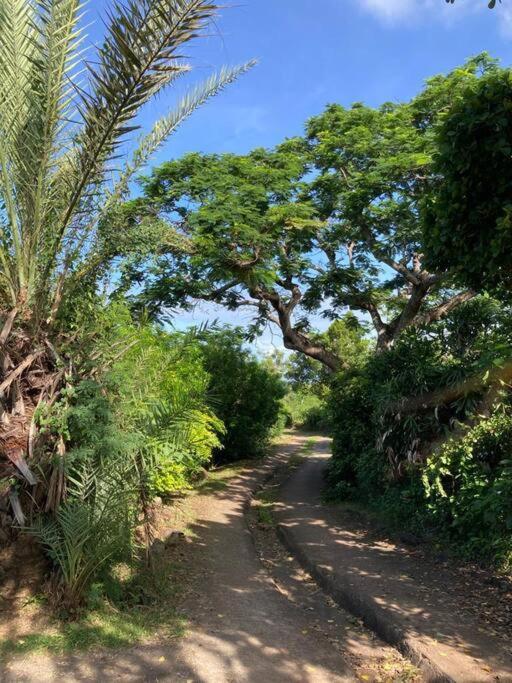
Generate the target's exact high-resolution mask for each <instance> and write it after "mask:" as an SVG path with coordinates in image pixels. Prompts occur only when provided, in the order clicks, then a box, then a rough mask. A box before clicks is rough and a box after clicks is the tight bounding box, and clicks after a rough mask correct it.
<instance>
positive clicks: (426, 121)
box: [0, 0, 512, 609]
mask: <svg viewBox="0 0 512 683" xmlns="http://www.w3.org/2000/svg"><path fill="white" fill-rule="evenodd" d="M491 4H492V3H491ZM80 7H81V5H80V2H78V0H44V2H36V3H34V2H28V1H27V0H16V1H15V2H11V1H10V0H9V1H8V0H0V219H1V220H0V318H1V327H0V351H1V353H2V364H1V377H0V403H1V406H0V408H1V413H2V420H1V423H0V442H1V445H2V448H1V456H2V457H1V458H0V498H1V501H0V502H1V503H2V505H3V509H4V510H6V509H7V506H10V511H11V512H12V516H13V517H15V519H16V522H17V524H18V527H24V528H25V529H26V530H27V531H28V532H30V533H32V534H34V535H35V536H36V537H37V538H38V539H39V540H40V541H41V543H42V544H43V546H44V547H45V549H46V551H47V554H48V557H49V559H50V561H51V565H52V568H53V569H54V572H53V579H52V581H53V587H54V595H55V596H56V597H57V598H58V599H59V600H60V602H61V603H64V604H65V605H66V606H68V607H70V608H72V609H75V608H76V607H77V606H80V605H83V604H84V602H85V601H86V599H87V596H88V595H89V594H90V593H91V587H92V585H93V583H95V582H100V583H101V582H102V581H107V575H109V574H110V573H111V572H112V568H113V567H114V565H116V563H119V562H121V561H128V562H136V561H138V560H140V559H141V558H144V559H145V560H146V561H147V562H148V564H149V563H150V560H151V557H152V555H151V546H152V543H153V540H154V539H153V515H154V507H155V506H154V500H155V498H156V497H157V496H158V497H161V498H163V499H165V500H166V501H167V502H171V501H172V498H173V497H174V496H176V495H178V494H179V493H180V492H182V491H183V490H184V489H187V488H190V487H192V486H193V485H194V483H195V482H196V481H197V480H198V479H199V478H201V477H202V476H204V474H205V472H204V470H205V468H208V467H209V466H210V464H211V463H214V464H218V463H223V462H229V461H233V460H236V459H239V458H248V457H255V456H259V455H261V454H263V453H264V452H265V450H266V449H267V447H268V445H269V443H270V439H271V437H272V436H273V435H274V434H275V433H276V431H278V430H279V429H280V428H281V427H282V426H283V425H284V424H285V423H286V424H287V425H288V426H298V427H305V428H307V429H315V430H330V432H331V433H332V435H333V459H332V463H331V465H330V468H329V474H328V486H329V492H328V494H329V496H330V497H331V498H333V499H336V500H340V499H347V498H348V499H357V500H359V501H364V502H365V503H366V504H369V505H372V506H375V507H377V508H378V509H379V510H381V511H383V512H384V513H385V515H387V516H388V517H389V518H390V519H391V520H392V521H394V522H399V523H400V524H401V525H405V524H407V525H409V526H411V527H412V528H414V529H416V530H417V531H420V532H421V533H429V534H430V533H435V534H437V535H440V536H444V537H445V538H446V539H448V540H451V541H452V542H453V543H455V544H456V545H457V547H458V548H459V549H461V550H462V551H464V552H465V553H466V554H469V555H471V556H473V557H479V558H485V559H491V560H493V561H496V562H499V563H501V564H502V565H507V563H509V564H510V563H511V557H512V544H511V541H510V538H511V533H510V532H511V530H512V509H511V503H510V500H511V494H512V468H511V453H510V446H509V442H510V436H511V435H512V410H511V407H510V397H509V395H508V394H509V384H510V382H511V381H512V363H511V362H510V359H511V357H512V329H511V325H512V322H511V321H512V316H511V315H510V313H511V310H510V302H509V300H508V299H507V288H509V285H510V263H509V257H508V253H509V251H510V247H511V246H512V244H511V241H510V234H511V231H510V214H511V201H510V199H511V196H510V186H511V181H512V173H511V165H510V155H511V149H512V140H511V131H512V128H511V123H510V113H511V107H512V96H511V94H512V91H511V83H512V81H511V76H510V71H509V70H505V69H502V68H500V67H499V65H498V64H497V62H496V61H495V60H493V59H491V58H490V57H489V56H488V55H486V54H482V55H478V56H477V57H474V58H472V59H470V60H468V61H467V62H466V63H465V64H464V65H463V66H462V67H460V68H457V69H454V70H453V71H451V72H450V73H448V74H446V75H441V76H436V77H434V78H432V79H429V80H428V81H427V83H426V85H425V86H424V88H423V89H422V90H421V92H420V93H419V94H418V95H417V96H416V97H414V98H412V99H411V100H410V101H408V102H404V103H389V102H388V103H384V104H383V105H382V106H380V107H369V106H366V105H365V104H363V103H356V104H354V105H352V106H351V107H344V106H341V105H339V104H330V105H328V106H327V107H326V108H325V110H324V111H323V112H321V113H320V114H319V115H317V116H315V117H313V118H311V119H310V120H309V121H308V122H307V123H306V125H305V129H304V134H303V135H302V136H301V137H299V138H295V139H291V140H287V141H285V142H283V143H282V144H280V145H278V146H277V147H276V148H275V149H271V150H266V149H255V150H253V151H251V152H249V153H248V154H245V155H237V154H199V153H196V152H193V153H190V154H187V155H185V156H184V157H183V158H181V159H174V160H172V161H168V162H166V163H163V164H162V165H160V166H159V167H157V168H154V169H151V170H149V171H148V174H147V175H146V176H145V177H143V178H141V179H140V182H141V191H140V193H138V196H136V197H132V198H131V199H130V188H131V184H130V183H131V180H132V178H133V177H134V174H137V173H139V172H140V171H141V170H142V169H144V168H145V167H146V166H147V163H148V160H149V158H150V156H151V154H152V153H153V152H155V151H156V150H157V149H159V148H160V146H161V144H162V143H163V142H164V141H165V140H166V139H167V137H168V136H169V135H170V134H171V133H172V132H173V131H174V130H175V129H176V127H177V126H178V125H179V124H180V123H181V122H182V121H183V120H184V119H185V118H186V117H187V116H189V115H190V114H191V113H192V112H193V111H194V110H195V109H196V108H197V107H198V106H199V105H201V104H202V103H203V102H204V101H205V100H207V99H208V98H210V97H211V96H213V95H215V94H216V93H217V92H219V91H220V90H221V89H222V88H223V87H224V86H225V85H227V84H228V83H231V82H232V81H233V80H234V79H235V78H236V77H237V76H238V75H239V74H241V73H243V72H245V71H246V70H247V69H248V68H249V67H250V66H251V64H250V63H249V64H247V65H243V66H241V67H239V68H236V69H234V70H223V71H222V72H221V73H220V74H219V75H217V76H214V77H212V78H210V79H209V80H208V81H207V82H206V83H205V84H203V85H202V86H200V87H199V88H196V89H194V90H193V91H191V92H190V93H189V94H188V95H186V96H185V97H184V98H183V99H182V100H181V101H180V102H179V103H178V105H177V107H176V108H175V109H173V110H172V111H171V112H169V113H168V114H166V115H165V116H164V117H163V118H161V119H160V120H159V121H157V123H156V124H155V126H154V127H153V129H152V130H151V131H150V132H149V133H148V134H147V135H145V136H143V137H142V138H141V139H140V140H139V141H138V144H137V147H136V149H135V151H134V152H133V155H132V156H131V159H130V160H129V161H128V162H127V163H125V164H124V165H122V167H121V169H119V168H117V166H118V161H117V160H118V157H119V155H120V151H121V149H124V145H125V144H126V142H127V135H128V133H130V132H132V131H133V130H135V129H136V125H135V124H134V121H135V120H138V119H136V117H137V116H138V115H139V114H140V113H141V111H142V109H143V107H144V105H146V104H147V103H149V102H150V101H151V99H152V98H153V97H154V96H156V95H157V94H159V93H161V92H162V91H163V89H164V88H166V87H167V86H169V85H173V84H174V82H175V80H176V79H177V78H178V76H181V75H182V74H184V72H186V71H188V69H189V67H188V65H186V64H184V63H183V61H182V60H181V59H180V58H179V54H181V51H182V48H184V47H185V46H187V44H188V43H189V41H190V40H191V39H192V38H194V37H195V36H196V35H202V34H204V32H205V29H206V27H207V26H208V25H209V23H210V22H211V20H212V18H213V16H214V13H215V9H216V7H215V5H213V4H211V3H210V2H209V0H141V1H140V2H133V1H129V2H126V3H120V4H119V3H114V4H113V7H112V11H111V13H110V14H109V16H108V20H107V23H106V26H105V37H104V40H103V42H102V43H101V44H100V47H99V49H98V50H97V54H96V58H95V60H94V61H90V62H86V63H84V64H82V61H83V60H82V56H81V50H80V48H79V44H80V42H81V39H82V38H81V32H82V28H81V19H80V14H81V9H80ZM82 67H85V69H83V71H85V74H86V76H85V78H84V79H83V82H81V84H80V86H79V87H78V86H77V85H76V78H77V77H78V75H79V74H80V73H81V72H82ZM113 164H114V165H115V167H114V166H113ZM109 180H112V181H113V183H110V182H107V181H109ZM426 259H428V261H427V260H426ZM100 284H101V285H102V286H101V287H100ZM491 290H492V291H493V296H497V297H498V296H499V297H501V299H500V301H498V300H495V299H491V298H490V297H489V295H488V294H487V293H486V292H487V291H491ZM197 300H204V301H209V302H215V303H218V304H223V305H224V306H226V307H227V308H229V309H231V310H236V309H239V308H248V310H251V311H252V312H253V313H254V316H253V318H252V322H251V324H250V326H249V328H248V329H247V330H242V329H238V328H236V329H230V328H227V327H223V328H217V327H213V328H212V329H198V330H188V331H186V332H176V331H173V330H174V328H172V327H171V325H169V320H168V318H164V314H165V315H169V313H170V312H171V313H172V315H174V314H175V312H176V311H177V310H184V309H187V308H188V307H191V306H192V305H194V303H195V302H196V301H197ZM318 316H322V317H324V318H327V319H329V320H330V322H331V324H330V327H329V328H328V329H327V330H326V331H325V332H322V333H319V332H318V331H316V330H315V329H314V325H313V321H314V320H315V318H317V317H318ZM268 326H271V327H273V328H277V329H278V331H279V333H280V335H281V337H282V340H283V344H284V346H285V347H286V349H288V350H290V351H294V352H298V354H299V355H297V356H295V357H286V358H283V357H281V358H279V359H277V358H274V359H272V358H266V359H261V358H258V357H257V356H256V355H255V354H254V353H253V352H252V351H251V349H250V347H249V346H248V342H250V341H252V340H254V338H255V336H256V335H258V334H260V333H262V332H263V331H264V330H265V329H267V328H268ZM177 328H178V329H181V328H180V327H179V325H178V326H177ZM142 550H143V551H144V552H141V551H142Z"/></svg>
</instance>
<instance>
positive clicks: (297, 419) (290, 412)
mask: <svg viewBox="0 0 512 683" xmlns="http://www.w3.org/2000/svg"><path fill="white" fill-rule="evenodd" d="M283 409H284V411H285V414H286V415H287V417H288V421H287V425H286V426H288V427H298V428H300V429H306V430H309V431H327V430H328V429H329V416H328V414H327V410H326V406H325V400H324V399H322V398H320V397H319V396H318V395H317V394H314V393H312V391H310V390H308V389H306V388H304V389H298V390H291V391H289V392H288V393H287V394H286V396H285V397H284V399H283Z"/></svg>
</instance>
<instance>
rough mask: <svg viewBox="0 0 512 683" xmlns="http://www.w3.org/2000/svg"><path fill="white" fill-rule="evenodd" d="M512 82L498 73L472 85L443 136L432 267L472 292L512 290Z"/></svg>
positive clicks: (431, 205) (428, 224) (431, 214)
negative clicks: (454, 277)
mask: <svg viewBox="0 0 512 683" xmlns="http://www.w3.org/2000/svg"><path fill="white" fill-rule="evenodd" d="M511 113H512V74H511V73H510V71H509V70H499V69H496V68H494V69H491V70H490V71H489V72H488V73H486V74H485V75H484V76H483V77H482V78H480V79H479V80H477V81H475V82H474V83H471V84H468V87H467V88H465V90H464V91H463V93H461V96H460V97H459V98H457V100H456V101H455V102H454V103H453V106H452V107H451V109H450V111H449V112H448V113H447V114H446V116H445V117H444V118H443V120H442V122H441V125H440V126H439V129H438V131H437V135H436V144H437V152H436V155H435V160H434V166H435V170H436V172H437V174H438V175H439V177H440V178H442V182H439V183H438V187H437V190H436V192H435V193H434V194H433V195H432V196H431V197H430V198H428V199H426V200H425V204H426V210H425V227H424V240H425V246H426V249H427V253H428V257H429V262H430V263H432V264H433V263H436V264H440V265H441V266H443V267H444V268H452V269H453V270H454V271H456V272H457V273H458V275H459V277H460V279H461V280H462V281H463V282H466V283H469V284H470V285H471V286H473V287H482V286H484V287H487V288H493V289H495V288H497V287H500V286H504V287H507V288H510V285H511V284H512V263H511V260H510V256H509V255H510V252H511V249H512V227H511V226H512V224H511V221H512V167H511V164H510V155H511V153H512V117H511Z"/></svg>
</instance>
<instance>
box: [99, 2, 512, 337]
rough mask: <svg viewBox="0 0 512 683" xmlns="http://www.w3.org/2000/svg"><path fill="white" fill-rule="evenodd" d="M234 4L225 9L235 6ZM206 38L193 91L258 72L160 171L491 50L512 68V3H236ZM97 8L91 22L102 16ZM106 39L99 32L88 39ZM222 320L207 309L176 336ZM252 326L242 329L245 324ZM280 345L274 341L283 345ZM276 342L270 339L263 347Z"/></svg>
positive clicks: (389, 93) (199, 45) (211, 111)
mask: <svg viewBox="0 0 512 683" xmlns="http://www.w3.org/2000/svg"><path fill="white" fill-rule="evenodd" d="M228 2H229V0H228ZM232 3H233V4H231V5H230V6H229V7H226V8H225V9H222V11H221V12H220V16H219V17H218V19H217V21H216V25H215V27H213V29H212V31H211V34H210V35H209V36H208V37H206V38H202V39H201V40H199V41H198V42H196V44H195V45H194V46H193V48H192V49H191V50H190V54H189V57H190V60H191V63H192V64H193V65H194V66H195V71H194V72H193V74H192V79H191V82H193V81H194V79H201V78H203V77H206V76H207V75H208V74H210V73H211V72H212V70H214V69H215V68H218V67H220V66H222V65H224V64H229V65H233V64H237V63H241V62H244V61H246V60H248V59H250V58H253V57H255V58H257V59H258V60H259V64H258V66H257V67H256V68H255V69H253V70H252V71H251V72H250V73H249V74H247V75H245V76H244V77H243V78H242V79H240V80H239V81H238V83H236V84H234V85H233V86H231V87H230V88H229V89H228V90H227V91H225V92H224V93H223V94H221V95H220V96H219V97H217V98H216V99H214V100H212V101H211V102H210V103H208V104H207V105H206V106H204V107H203V108H202V109H201V110H200V111H198V112H196V113H195V114H194V116H193V117H192V118H191V119H190V120H189V121H188V122H187V123H185V124H184V125H183V127H182V128H181V129H180V130H179V131H178V132H177V134H176V135H175V136H174V137H173V138H172V139H171V140H170V141H169V142H168V144H167V145H166V147H165V149H164V150H162V151H161V152H160V153H159V155H158V157H157V159H156V161H163V160H165V159H169V158H172V157H177V156H180V155H182V154H184V153H186V152H189V151H202V152H227V151H230V152H242V153H243V152H246V151H248V150H250V149H252V148H253V147H256V146H272V145H274V144H277V143H279V142H280V141H281V140H283V138H285V137H291V136H294V135H297V134H300V133H301V131H302V127H303V123H304V121H305V120H306V119H307V118H308V117H310V116H313V115H315V114H317V113H319V112H320V111H321V110H322V109H323V107H324V106H325V105H326V104H327V103H329V102H340V103H342V104H345V105H350V104H351V103H352V102H355V101H364V102H366V103H367V104H370V105H378V104H380V103H382V102H384V101H389V100H391V101H400V100H405V99H408V98H410V97H411V96H412V95H414V94H415V93H416V92H417V91H418V90H419V89H420V88H421V86H422V83H423V81H424V80H425V79H426V78H427V77H428V76H431V75H434V74H436V73H440V72H445V71H447V70H449V69H451V68H453V67H455V66H457V65H458V64H461V63H462V62H463V61H464V60H465V59H466V58H467V57H469V56H472V55H475V54H477V53H479V52H481V51H483V50H487V51H488V52H490V53H491V54H492V55H493V56H495V57H499V58H500V59H501V60H502V62H503V64H504V65H510V64H511V63H512V0H503V2H502V4H501V5H497V7H496V8H495V9H494V10H489V9H487V1H486V0H456V1H455V4H454V5H448V4H446V3H445V1H444V0H232ZM106 4H107V3H106V1H105V0H92V2H91V4H90V5H89V17H88V18H89V20H93V21H95V20H96V19H97V16H98V13H99V12H101V11H102V10H103V9H104V7H105V6H106ZM90 33H91V39H92V40H96V39H98V37H99V23H95V24H94V25H93V27H92V29H91V30H90ZM174 99H175V96H173V95H172V94H171V93H169V94H166V95H164V96H162V97H160V98H159V99H158V100H156V101H155V102H154V103H152V104H151V105H150V107H149V108H148V110H147V111H146V112H145V114H144V116H143V117H142V118H143V122H150V121H151V120H153V119H154V118H156V117H157V116H160V115H162V114H163V113H164V112H165V111H166V109H167V108H168V107H169V106H170V105H171V104H172V102H173V101H174ZM212 316H218V317H219V318H220V319H221V320H231V321H232V320H233V316H230V315H226V314H224V313H223V312H222V311H219V310H217V311H212V309H211V308H210V307H206V308H205V307H204V306H203V307H199V309H198V310H197V312H196V313H195V314H194V315H192V316H191V315H186V316H183V317H182V318H181V320H180V321H179V322H180V326H182V325H186V324H187V323H190V322H198V321H200V320H204V318H205V317H210V318H211V317H212ZM246 319H247V317H246V316H244V315H243V314H242V315H241V316H240V317H239V318H238V320H239V321H240V322H241V323H242V322H243V321H244V320H246ZM276 342H277V339H276ZM270 343H271V337H270V335H265V338H264V339H263V340H262V342H261V348H266V347H268V345H269V344H270Z"/></svg>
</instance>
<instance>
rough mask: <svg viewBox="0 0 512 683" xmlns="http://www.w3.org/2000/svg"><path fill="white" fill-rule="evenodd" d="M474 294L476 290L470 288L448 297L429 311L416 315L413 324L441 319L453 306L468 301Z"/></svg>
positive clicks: (425, 323)
mask: <svg viewBox="0 0 512 683" xmlns="http://www.w3.org/2000/svg"><path fill="white" fill-rule="evenodd" d="M475 296H476V292H474V291H472V290H467V291H466V292H460V293H459V294H456V295H455V296H452V297H451V298H450V299H447V300H446V301H443V302H442V303H441V304H439V306H436V307H435V308H433V309H432V310H430V311H426V312H425V313H423V314H422V315H420V316H418V318H417V319H416V320H415V325H428V324H430V323H432V322H435V321H436V320H441V318H443V317H444V316H445V315H448V313H450V312H451V311H453V309H454V308H456V307H457V306H459V305H460V304H463V303H465V302H466V301H469V300H470V299H472V298H473V297H475Z"/></svg>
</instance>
